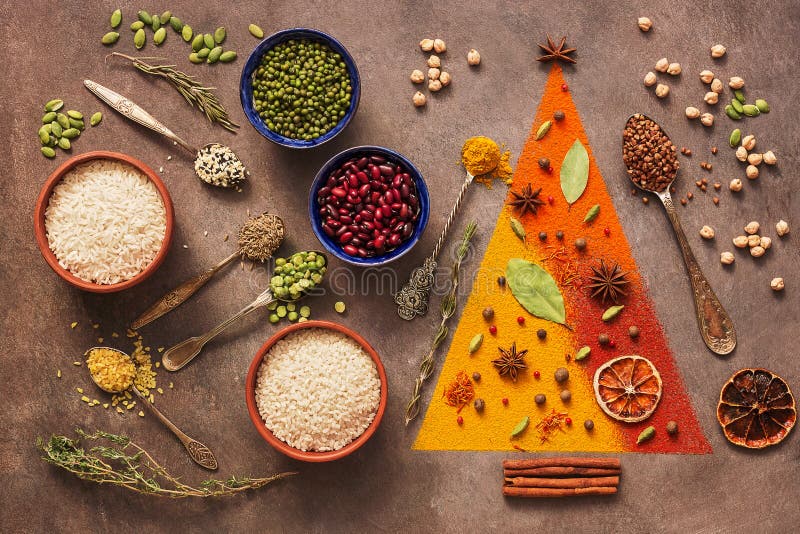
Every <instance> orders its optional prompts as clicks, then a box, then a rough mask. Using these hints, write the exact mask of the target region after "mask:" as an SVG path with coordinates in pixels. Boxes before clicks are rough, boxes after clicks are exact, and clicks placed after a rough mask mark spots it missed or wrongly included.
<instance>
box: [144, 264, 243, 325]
mask: <svg viewBox="0 0 800 534" xmlns="http://www.w3.org/2000/svg"><path fill="white" fill-rule="evenodd" d="M238 257H239V251H238V250H237V251H236V252H234V253H233V254H231V255H230V256H228V257H227V258H225V259H224V260H222V261H221V262H219V263H218V264H216V265H215V266H213V267H211V268H210V269H208V270H205V271H203V272H202V273H200V274H198V275H197V276H194V277H192V278H190V279H188V280H186V281H185V282H183V283H182V284H181V285H179V286H178V287H176V288H175V289H173V290H172V291H170V292H169V293H167V294H166V295H164V296H163V297H161V298H160V299H158V300H157V301H156V302H155V303H154V304H153V305H152V306H150V307H149V308H147V310H146V311H145V312H143V313H142V314H141V315H140V316H139V317H137V318H136V320H135V321H133V322H132V323H131V329H132V330H138V329H140V328H142V327H143V326H146V325H148V324H150V323H152V322H153V321H155V320H156V319H158V318H159V317H161V316H162V315H166V314H167V313H169V312H171V311H172V310H174V309H175V308H177V307H178V306H180V305H181V304H183V303H184V302H186V301H187V300H189V297H191V296H192V295H194V294H195V293H197V291H198V290H199V289H200V288H201V287H203V286H204V285H206V282H208V281H209V280H211V277H212V276H214V275H215V274H217V272H218V271H219V270H220V269H222V268H223V267H225V266H226V265H227V264H229V263H230V262H232V261H233V260H234V259H236V258H238Z"/></svg>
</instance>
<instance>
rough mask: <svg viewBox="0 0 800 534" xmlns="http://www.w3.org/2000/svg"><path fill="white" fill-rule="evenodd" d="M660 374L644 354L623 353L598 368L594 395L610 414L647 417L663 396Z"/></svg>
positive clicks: (630, 418)
mask: <svg viewBox="0 0 800 534" xmlns="http://www.w3.org/2000/svg"><path fill="white" fill-rule="evenodd" d="M661 389H662V386H661V375H660V374H658V370H657V369H656V367H655V365H653V362H651V361H650V360H648V359H647V358H644V357H642V356H636V355H631V356H620V357H619V358H614V359H613V360H610V361H608V362H606V363H604V364H603V365H601V366H600V368H599V369H597V372H595V374H594V395H595V398H596V399H597V403H598V404H599V405H600V408H602V409H603V411H604V412H606V413H607V414H608V415H610V416H611V417H613V418H614V419H617V420H619V421H625V422H626V423H636V422H638V421H644V420H645V419H647V418H648V417H650V416H651V415H652V414H653V412H654V411H655V410H656V406H658V401H660V400H661Z"/></svg>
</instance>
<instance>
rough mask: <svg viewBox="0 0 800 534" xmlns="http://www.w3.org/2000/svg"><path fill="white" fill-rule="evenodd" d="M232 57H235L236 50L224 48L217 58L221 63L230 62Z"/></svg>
mask: <svg viewBox="0 0 800 534" xmlns="http://www.w3.org/2000/svg"><path fill="white" fill-rule="evenodd" d="M234 59H236V52H234V51H233V50H226V51H225V52H223V53H222V55H220V56H219V60H220V61H221V62H223V63H230V62H231V61H233V60H234Z"/></svg>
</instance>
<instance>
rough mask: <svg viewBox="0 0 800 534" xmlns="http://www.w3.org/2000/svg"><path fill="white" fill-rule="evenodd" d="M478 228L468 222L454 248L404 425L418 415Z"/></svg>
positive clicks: (475, 224) (444, 337)
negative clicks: (436, 325)
mask: <svg viewBox="0 0 800 534" xmlns="http://www.w3.org/2000/svg"><path fill="white" fill-rule="evenodd" d="M477 228H478V225H477V223H475V222H474V221H473V222H471V223H469V224H468V225H467V227H466V228H465V229H464V235H463V237H462V238H461V244H460V245H459V246H458V250H456V259H455V261H454V262H453V272H452V273H451V275H450V291H449V292H448V293H447V295H445V296H444V298H443V299H442V303H441V315H442V322H441V323H440V324H439V330H438V331H437V332H436V335H435V336H434V337H433V342H432V343H431V348H430V350H429V351H428V354H427V355H426V356H425V358H423V359H422V362H421V363H420V366H419V375H418V376H417V379H416V380H415V381H414V392H413V393H412V394H411V400H410V401H408V405H407V406H406V416H405V417H406V425H408V423H410V422H411V421H412V420H413V419H414V418H415V417H416V416H417V415H419V401H420V398H421V391H422V384H423V383H424V382H425V380H427V379H428V378H430V376H431V373H433V356H434V354H436V350H437V349H438V348H439V345H441V344H442V342H443V341H444V340H445V339H446V338H447V334H448V333H449V332H450V330H449V329H448V328H447V321H448V320H449V319H450V317H452V316H453V313H455V311H456V293H457V291H458V276H459V271H460V270H461V262H462V261H463V260H464V257H465V256H466V255H467V251H469V246H470V241H471V240H472V236H473V235H475V230H476V229H477Z"/></svg>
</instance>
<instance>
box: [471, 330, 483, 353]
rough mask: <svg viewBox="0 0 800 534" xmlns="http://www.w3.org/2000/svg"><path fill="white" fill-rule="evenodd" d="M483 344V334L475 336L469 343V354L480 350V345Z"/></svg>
mask: <svg viewBox="0 0 800 534" xmlns="http://www.w3.org/2000/svg"><path fill="white" fill-rule="evenodd" d="M482 343H483V334H475V336H474V337H473V338H472V340H470V342H469V353H470V354H473V353H475V352H476V351H477V350H478V349H479V348H481V344H482Z"/></svg>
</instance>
